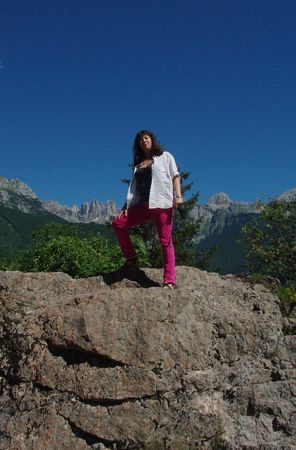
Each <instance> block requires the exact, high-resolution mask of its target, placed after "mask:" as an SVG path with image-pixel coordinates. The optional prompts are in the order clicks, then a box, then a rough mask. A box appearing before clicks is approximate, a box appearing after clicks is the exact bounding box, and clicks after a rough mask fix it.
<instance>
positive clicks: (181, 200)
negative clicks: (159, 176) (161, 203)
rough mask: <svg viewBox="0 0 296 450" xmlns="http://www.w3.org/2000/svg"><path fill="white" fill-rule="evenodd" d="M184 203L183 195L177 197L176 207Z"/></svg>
mask: <svg viewBox="0 0 296 450" xmlns="http://www.w3.org/2000/svg"><path fill="white" fill-rule="evenodd" d="M182 203H184V200H183V197H176V198H175V207H176V208H178V206H179V205H181V204H182Z"/></svg>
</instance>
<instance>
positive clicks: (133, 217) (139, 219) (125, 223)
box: [112, 202, 149, 259]
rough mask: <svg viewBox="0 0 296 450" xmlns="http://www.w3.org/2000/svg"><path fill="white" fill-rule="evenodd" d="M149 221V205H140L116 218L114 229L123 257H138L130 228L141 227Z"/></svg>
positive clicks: (113, 224) (113, 222)
mask: <svg viewBox="0 0 296 450" xmlns="http://www.w3.org/2000/svg"><path fill="white" fill-rule="evenodd" d="M148 219H149V209H148V203H147V202H145V203H139V204H138V205H135V206H132V207H131V208H129V209H128V210H127V215H126V216H124V214H121V216H120V217H118V216H116V217H115V218H114V219H113V221H112V227H113V229H114V231H115V233H116V236H117V238H118V242H119V245H120V247H121V250H122V253H123V256H124V257H125V258H126V259H133V258H135V257H136V256H137V254H136V252H135V250H134V247H133V244H132V242H131V239H130V236H129V231H128V229H129V228H132V227H134V226H137V225H141V224H142V223H144V222H146V221H147V220H148Z"/></svg>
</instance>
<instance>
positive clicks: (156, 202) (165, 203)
mask: <svg viewBox="0 0 296 450" xmlns="http://www.w3.org/2000/svg"><path fill="white" fill-rule="evenodd" d="M136 170H137V169H136V168H135V169H134V175H133V177H132V179H131V182H130V184H129V188H128V192H127V199H126V205H127V208H130V207H131V206H135V205H136V204H137V203H139V201H140V199H139V198H138V195H137V186H136V177H135V172H136ZM151 170H152V180H151V188H150V195H149V209H152V208H172V206H173V203H174V192H173V179H174V178H175V176H176V175H179V171H178V168H177V165H176V162H175V159H174V157H173V155H171V154H170V153H169V152H163V154H162V155H161V156H153V163H152V165H151Z"/></svg>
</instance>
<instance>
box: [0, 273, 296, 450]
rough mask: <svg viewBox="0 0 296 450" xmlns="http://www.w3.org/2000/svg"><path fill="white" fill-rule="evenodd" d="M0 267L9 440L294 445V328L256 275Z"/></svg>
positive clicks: (1, 406)
mask: <svg viewBox="0 0 296 450" xmlns="http://www.w3.org/2000/svg"><path fill="white" fill-rule="evenodd" d="M161 275H162V274H161V270H157V269H145V271H143V270H139V271H132V270H129V271H126V272H116V273H113V274H108V275H104V276H97V277H92V278H87V279H73V278H71V277H70V276H68V275H65V274H62V273H34V274H33V273H20V272H1V273H0V352H1V355H0V389H1V399H0V448H1V449H8V450H34V449H36V450H37V449H38V450H43V449H44V450H61V449H69V450H78V449H79V450H80V449H93V450H95V449H117V450H121V449H122V450H123V449H134V450H141V449H143V450H168V449H171V450H185V449H186V450H191V449H192V450H193V449H199V448H204V449H246V450H248V449H250V450H251V449H277V450H278V449H285V450H288V449H295V439H296V384H295V378H296V369H295V347H296V336H295V335H290V334H286V333H285V330H288V329H289V328H287V326H286V325H285V321H286V319H283V317H282V315H281V311H280V308H279V300H278V298H277V297H275V296H274V295H273V294H272V293H271V292H270V291H269V290H268V289H266V288H265V287H264V286H262V285H259V284H257V285H256V284H255V285H253V284H250V283H249V282H247V281H245V280H242V279H240V278H238V277H234V276H232V275H227V276H219V275H218V274H215V273H207V272H205V271H200V270H198V269H194V268H189V267H177V278H178V284H177V286H176V289H175V290H169V289H163V288H161V287H160V284H159V283H160V281H161Z"/></svg>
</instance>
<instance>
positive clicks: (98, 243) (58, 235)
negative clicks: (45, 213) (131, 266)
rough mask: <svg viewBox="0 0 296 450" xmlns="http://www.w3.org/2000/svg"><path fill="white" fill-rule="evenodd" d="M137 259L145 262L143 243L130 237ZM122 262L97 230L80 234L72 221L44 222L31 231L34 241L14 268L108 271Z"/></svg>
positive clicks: (87, 273)
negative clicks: (71, 223)
mask: <svg viewBox="0 0 296 450" xmlns="http://www.w3.org/2000/svg"><path fill="white" fill-rule="evenodd" d="M134 245H135V247H136V249H137V251H138V254H139V257H140V262H141V263H143V264H147V252H146V250H145V248H144V247H143V243H142V241H141V240H139V239H138V238H134ZM123 262H124V259H123V257H122V255H121V251H120V248H119V246H118V245H112V244H110V242H109V241H108V239H107V238H106V237H105V236H102V235H101V234H99V233H96V234H90V233H88V234H82V233H81V230H80V229H79V228H78V227H77V226H75V225H68V224H57V223H48V224H46V225H44V226H42V227H41V228H40V229H38V230H37V231H36V232H35V233H34V243H33V244H32V245H31V246H30V247H28V248H27V249H25V250H23V251H22V252H20V253H19V255H18V256H17V258H16V261H15V263H14V265H15V269H17V270H21V271H31V272H58V271H60V272H65V273H67V274H69V275H71V276H73V277H87V276H93V275H96V274H97V273H103V272H111V271H113V270H116V269H118V268H119V267H120V266H121V265H122V264H123Z"/></svg>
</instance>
